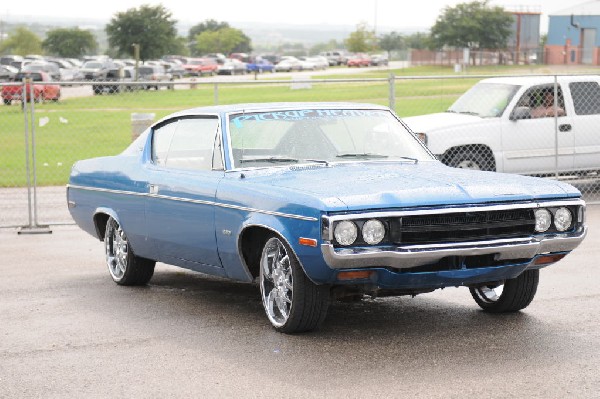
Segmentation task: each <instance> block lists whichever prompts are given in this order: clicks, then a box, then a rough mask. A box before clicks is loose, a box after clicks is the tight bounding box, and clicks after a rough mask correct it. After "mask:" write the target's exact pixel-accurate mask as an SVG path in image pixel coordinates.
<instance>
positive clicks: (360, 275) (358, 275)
mask: <svg viewBox="0 0 600 399" xmlns="http://www.w3.org/2000/svg"><path fill="white" fill-rule="evenodd" d="M374 274H375V272H373V271H368V270H365V271H363V270H360V271H353V272H339V273H338V275H337V279H338V280H361V279H365V278H371V276H372V275H374Z"/></svg>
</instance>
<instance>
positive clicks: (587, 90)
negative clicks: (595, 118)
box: [569, 82, 600, 115]
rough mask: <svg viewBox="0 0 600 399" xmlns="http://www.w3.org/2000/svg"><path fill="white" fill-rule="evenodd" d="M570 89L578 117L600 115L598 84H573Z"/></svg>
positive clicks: (599, 88) (599, 90)
mask: <svg viewBox="0 0 600 399" xmlns="http://www.w3.org/2000/svg"><path fill="white" fill-rule="evenodd" d="M569 88H570V89H571V95H572V96H573V105H574V106H575V113H576V114H577V115H596V114H600V85H598V83H597V82H573V83H570V84H569Z"/></svg>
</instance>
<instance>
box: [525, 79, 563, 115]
mask: <svg viewBox="0 0 600 399" xmlns="http://www.w3.org/2000/svg"><path fill="white" fill-rule="evenodd" d="M557 94H558V99H557V102H556V105H557V109H556V114H557V115H558V116H564V115H566V112H565V100H564V97H563V93H562V90H561V87H560V85H559V86H558V87H557ZM517 108H520V109H521V110H527V111H528V113H529V114H528V115H529V117H530V118H532V119H535V118H546V117H553V116H554V85H551V84H550V85H539V86H533V87H531V88H530V89H529V90H527V91H526V92H525V94H523V96H522V97H521V98H520V99H519V102H518V103H517ZM520 113H522V111H521V112H520Z"/></svg>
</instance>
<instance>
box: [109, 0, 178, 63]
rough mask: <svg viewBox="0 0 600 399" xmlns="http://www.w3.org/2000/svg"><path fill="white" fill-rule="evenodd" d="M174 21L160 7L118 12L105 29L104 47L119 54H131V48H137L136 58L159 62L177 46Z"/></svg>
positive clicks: (165, 10) (163, 8) (167, 12)
mask: <svg viewBox="0 0 600 399" xmlns="http://www.w3.org/2000/svg"><path fill="white" fill-rule="evenodd" d="M176 23H177V21H176V20H174V19H173V18H172V14H171V12H170V11H168V10H167V9H166V8H165V7H163V6H162V5H157V6H149V5H142V6H140V7H139V8H131V9H129V10H127V11H125V12H119V13H117V14H116V15H115V16H113V17H112V18H111V20H110V22H109V24H108V25H106V28H105V30H106V34H107V35H108V43H109V45H110V46H111V47H114V48H115V49H117V50H118V52H119V53H120V54H123V55H124V54H129V55H131V54H133V44H138V45H139V46H140V58H141V59H142V60H148V59H152V58H160V57H162V56H163V55H165V54H167V53H169V50H170V49H172V48H174V47H176V46H177V31H176V29H175V24H176Z"/></svg>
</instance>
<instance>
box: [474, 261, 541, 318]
mask: <svg viewBox="0 0 600 399" xmlns="http://www.w3.org/2000/svg"><path fill="white" fill-rule="evenodd" d="M539 281H540V270H539V269H534V270H526V271H525V272H523V273H522V274H521V275H520V276H519V277H517V278H513V279H509V280H506V281H505V282H504V284H502V285H482V286H479V287H472V288H469V290H470V291H471V295H472V296H473V299H475V302H477V304H478V305H479V306H480V307H481V308H482V309H483V310H484V311H486V312H489V313H509V312H518V311H519V310H522V309H525V308H526V307H527V306H529V304H530V303H531V301H532V300H533V298H534V297H535V293H536V292H537V286H538V283H539Z"/></svg>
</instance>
